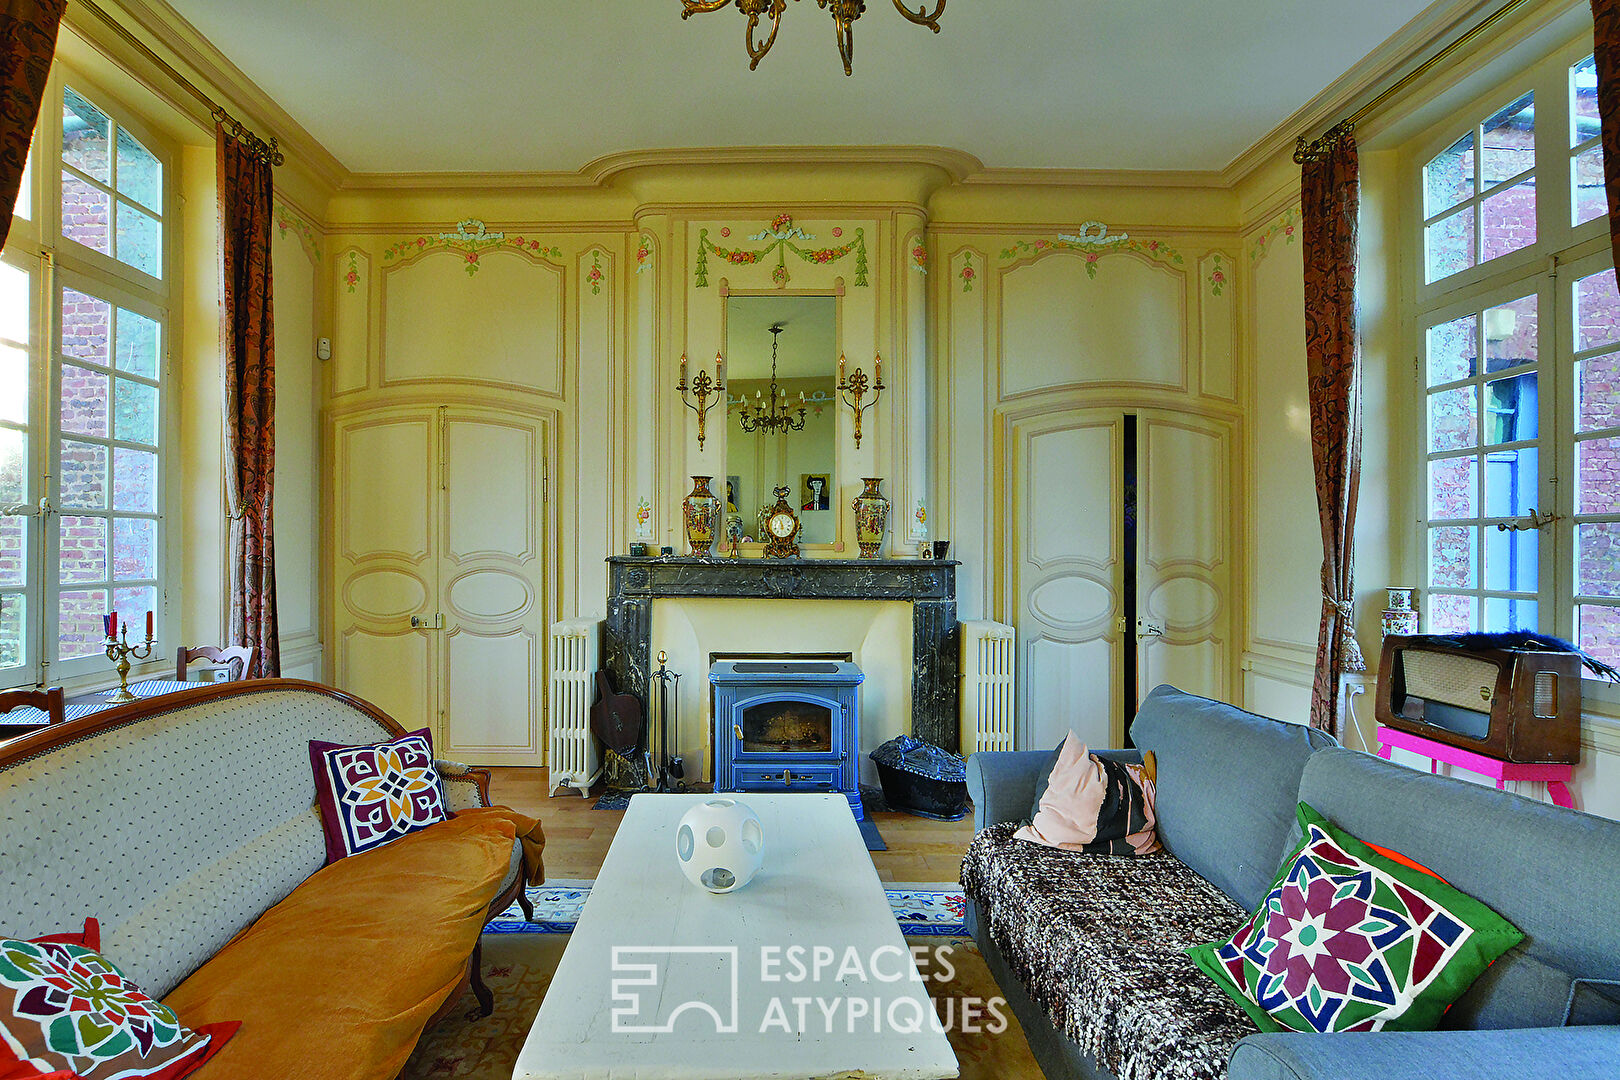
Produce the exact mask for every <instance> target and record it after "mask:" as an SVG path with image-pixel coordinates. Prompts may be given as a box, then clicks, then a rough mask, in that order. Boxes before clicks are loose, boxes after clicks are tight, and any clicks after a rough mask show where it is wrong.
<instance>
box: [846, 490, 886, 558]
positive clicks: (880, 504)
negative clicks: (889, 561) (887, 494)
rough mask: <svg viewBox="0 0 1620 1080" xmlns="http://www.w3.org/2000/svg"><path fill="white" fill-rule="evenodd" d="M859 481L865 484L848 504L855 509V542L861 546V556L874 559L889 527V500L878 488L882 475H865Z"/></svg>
mask: <svg viewBox="0 0 1620 1080" xmlns="http://www.w3.org/2000/svg"><path fill="white" fill-rule="evenodd" d="M861 483H862V484H864V485H866V486H865V487H864V488H862V489H861V493H860V494H859V495H857V496H855V498H854V499H852V500H850V504H849V505H850V508H851V509H852V510H854V511H855V542H856V543H857V544H859V545H860V547H861V558H863V559H875V558H877V557H878V552H879V551H880V550H881V549H882V547H883V534H884V533H885V532H887V531H888V528H889V500H888V499H886V498H884V496H883V493H882V492H880V491H879V490H878V486H879V485H880V484H882V483H883V478H882V477H878V476H865V477H862V478H861Z"/></svg>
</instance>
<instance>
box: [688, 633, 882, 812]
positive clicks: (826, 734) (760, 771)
mask: <svg viewBox="0 0 1620 1080" xmlns="http://www.w3.org/2000/svg"><path fill="white" fill-rule="evenodd" d="M863 678H865V676H863V675H862V674H861V669H860V668H859V667H857V666H856V665H854V664H851V663H840V662H834V661H827V660H799V661H795V660H773V661H757V660H722V661H720V662H719V663H717V664H715V665H714V666H713V667H711V668H710V669H709V682H710V683H712V684H713V685H714V789H715V790H716V791H771V792H792V791H809V792H820V793H831V792H838V793H840V794H842V795H843V796H844V797H845V798H847V799H848V800H849V808H850V810H851V811H852V812H853V813H854V815H855V817H856V819H857V820H859V819H861V818H863V817H864V816H865V813H866V812H865V810H864V809H863V808H862V806H861V790H860V784H859V781H858V777H859V768H858V765H859V762H858V760H857V759H858V758H859V756H860V746H861V742H860V685H861V681H862V679H863Z"/></svg>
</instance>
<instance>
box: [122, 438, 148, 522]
mask: <svg viewBox="0 0 1620 1080" xmlns="http://www.w3.org/2000/svg"><path fill="white" fill-rule="evenodd" d="M113 474H114V477H115V479H114V486H113V509H114V510H138V511H144V512H146V513H152V512H155V511H156V510H157V455H156V454H151V453H147V452H146V451H145V450H124V449H122V448H120V449H117V450H114V451H113Z"/></svg>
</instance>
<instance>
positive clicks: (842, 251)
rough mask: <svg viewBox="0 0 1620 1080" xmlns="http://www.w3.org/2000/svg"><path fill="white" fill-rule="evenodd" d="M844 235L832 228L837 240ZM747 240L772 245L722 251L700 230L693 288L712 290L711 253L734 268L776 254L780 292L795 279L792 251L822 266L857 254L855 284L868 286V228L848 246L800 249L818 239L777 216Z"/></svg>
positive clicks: (787, 218)
mask: <svg viewBox="0 0 1620 1080" xmlns="http://www.w3.org/2000/svg"><path fill="white" fill-rule="evenodd" d="M730 233H731V230H730V229H729V228H722V229H721V230H720V235H721V237H722V238H724V237H726V236H729V235H730ZM842 233H843V229H842V228H841V227H838V228H834V229H833V236H834V237H835V238H836V237H838V236H840V235H842ZM748 239H749V241H750V242H753V243H758V242H760V241H762V240H768V241H770V242H769V243H767V244H766V245H765V246H764V247H761V248H753V249H749V248H741V247H736V248H723V247H720V246H718V245H716V244H715V242H714V241H712V240H710V239H709V230H708V229H700V230H699V231H698V251H697V263H696V265H695V266H694V267H693V268H692V284H693V286H694V287H696V288H699V289H706V288H708V287H709V256H710V255H711V254H712V255H714V256H715V257H716V258H719V259H723V260H724V261H726V262H728V263H731V264H732V265H733V266H754V265H757V264H758V263H761V262H764V261H765V259H766V258H767V257H768V256H770V255H771V254H772V253H773V252H774V253H775V254H776V266H775V268H774V269H772V271H771V282H772V283H773V284H774V285H775V286H776V287H777V288H778V289H785V288H787V284H788V282H789V281H790V280H792V274H790V273H789V272H788V268H787V257H788V252H792V253H793V254H794V255H797V256H798V257H799V258H800V259H802V260H804V261H805V262H807V263H822V264H826V263H835V262H839V261H841V260H842V259H843V258H844V257H845V256H847V255H849V254H851V253H854V255H855V285H856V286H857V287H858V288H863V289H864V288H866V287H867V286H868V281H867V257H866V230H865V229H856V230H855V239H853V240H851V241H850V242H849V243H847V244H841V245H839V246H836V247H824V248H811V247H800V246H799V243H798V242H799V241H803V242H804V243H806V244H813V243H815V242H816V238H815V236H814V235H812V234H810V233H807V232H805V231H804V230H803V229H800V228H798V227H797V226H795V225H794V224H793V218H792V217H791V216H790V215H788V214H778V215H777V216H776V217H775V218H774V219H773V220H772V221H771V224H770V227H769V228H767V229H764V230H761V231H760V232H757V233H754V234H753V235H752V236H750V237H748Z"/></svg>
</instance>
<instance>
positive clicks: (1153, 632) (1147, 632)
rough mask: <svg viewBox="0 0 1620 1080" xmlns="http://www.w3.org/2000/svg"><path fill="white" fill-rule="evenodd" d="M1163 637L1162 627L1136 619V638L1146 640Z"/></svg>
mask: <svg viewBox="0 0 1620 1080" xmlns="http://www.w3.org/2000/svg"><path fill="white" fill-rule="evenodd" d="M1154 637H1157V638H1162V637H1164V627H1162V626H1154V625H1153V624H1152V623H1150V622H1144V621H1142V620H1138V621H1137V623H1136V640H1137V641H1146V640H1147V639H1148V638H1154Z"/></svg>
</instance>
